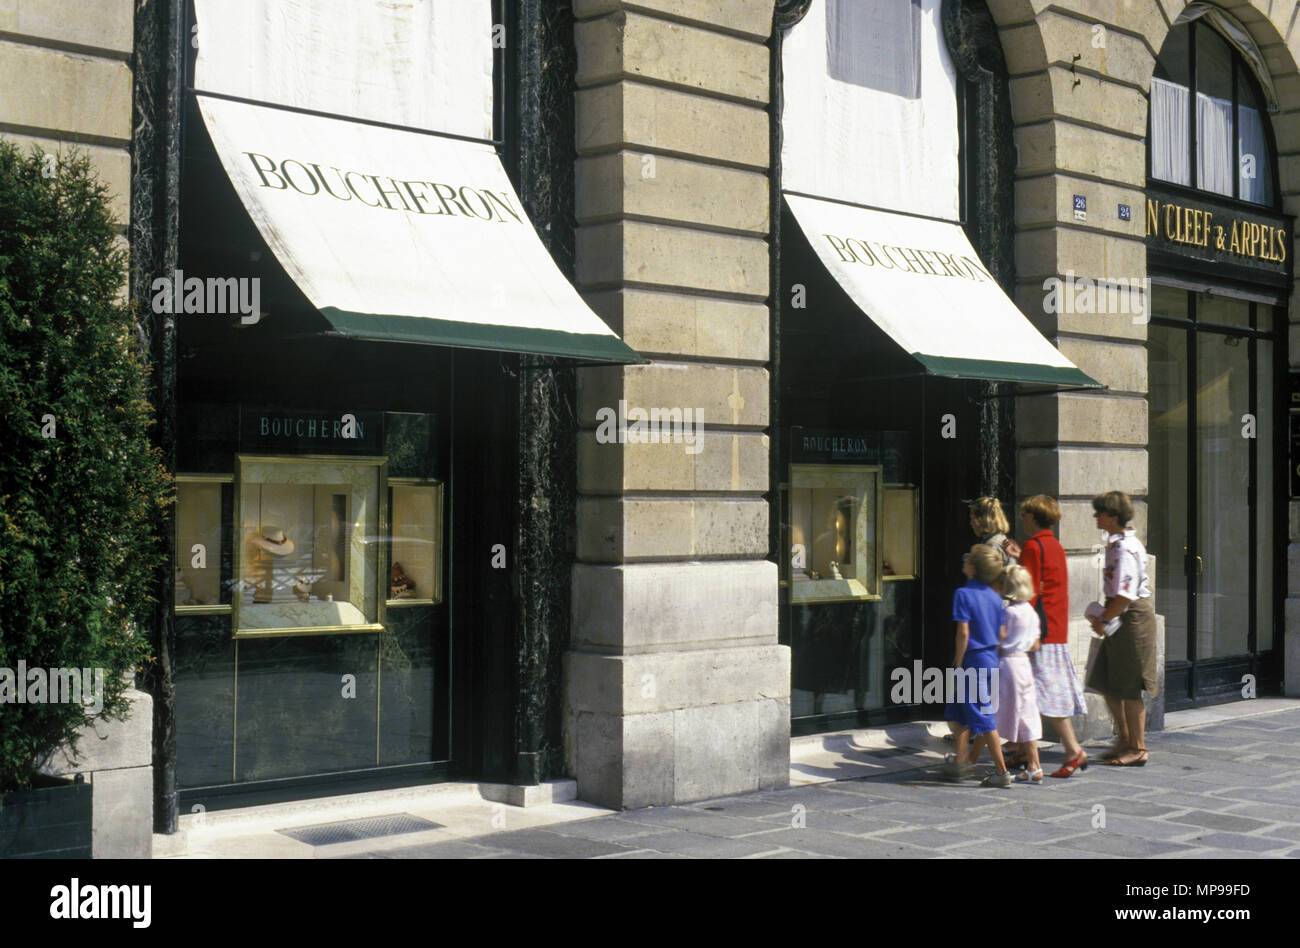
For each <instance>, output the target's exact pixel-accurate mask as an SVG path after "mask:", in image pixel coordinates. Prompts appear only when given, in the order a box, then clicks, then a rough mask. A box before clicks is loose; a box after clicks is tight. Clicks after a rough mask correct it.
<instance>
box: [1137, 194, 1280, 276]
mask: <svg viewBox="0 0 1300 948" xmlns="http://www.w3.org/2000/svg"><path fill="white" fill-rule="evenodd" d="M1162 211H1163V214H1162V213H1161V212H1162ZM1161 225H1163V227H1162V226H1161ZM1146 235H1147V236H1148V237H1160V238H1163V239H1165V240H1168V241H1171V242H1172V243H1176V244H1186V245H1187V246H1190V247H1210V246H1211V243H1210V241H1211V239H1213V241H1214V243H1213V249H1214V250H1218V251H1222V252H1225V253H1228V254H1231V255H1233V256H1238V257H1251V258H1253V259H1256V260H1263V261H1266V262H1268V263H1284V262H1285V261H1286V254H1287V241H1288V240H1289V239H1290V238H1289V236H1288V234H1287V232H1286V229H1285V228H1282V227H1273V226H1271V225H1269V224H1261V223H1259V222H1258V221H1247V220H1237V219H1236V218H1231V219H1230V221H1229V223H1227V224H1223V223H1217V224H1216V223H1215V220H1214V211H1207V210H1202V209H1200V208H1195V207H1183V206H1181V205H1178V204H1169V203H1166V204H1164V205H1163V206H1162V205H1161V203H1160V201H1158V200H1157V199H1155V198H1147V216H1146Z"/></svg>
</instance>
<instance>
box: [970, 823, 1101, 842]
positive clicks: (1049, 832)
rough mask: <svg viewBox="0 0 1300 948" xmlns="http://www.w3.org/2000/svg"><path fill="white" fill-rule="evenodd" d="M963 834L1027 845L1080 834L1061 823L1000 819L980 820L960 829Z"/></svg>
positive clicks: (1075, 829)
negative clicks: (1013, 841) (1014, 841)
mask: <svg viewBox="0 0 1300 948" xmlns="http://www.w3.org/2000/svg"><path fill="white" fill-rule="evenodd" d="M958 828H959V829H961V830H962V832H965V833H970V834H971V835H972V836H975V835H979V836H987V837H989V838H991V839H1009V840H1016V841H1018V842H1025V843H1045V842H1050V841H1052V840H1057V839H1062V838H1063V837H1066V836H1070V835H1073V834H1074V833H1078V832H1079V830H1078V829H1077V828H1072V827H1068V826H1061V825H1060V824H1059V823H1039V822H1036V821H1034V820H1014V819H1007V818H1005V817H999V818H995V819H991V820H980V821H979V822H978V823H968V824H966V825H965V826H962V827H958Z"/></svg>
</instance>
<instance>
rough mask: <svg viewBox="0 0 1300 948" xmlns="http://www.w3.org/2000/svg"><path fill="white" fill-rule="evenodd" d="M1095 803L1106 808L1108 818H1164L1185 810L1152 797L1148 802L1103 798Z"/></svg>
mask: <svg viewBox="0 0 1300 948" xmlns="http://www.w3.org/2000/svg"><path fill="white" fill-rule="evenodd" d="M1093 802H1094V803H1100V804H1101V805H1102V806H1104V807H1105V808H1106V813H1107V815H1108V816H1112V815H1114V814H1116V813H1120V814H1124V815H1127V816H1163V815H1164V814H1166V813H1176V812H1177V811H1178V810H1180V809H1183V808H1182V807H1177V806H1172V805H1170V804H1168V803H1164V802H1162V801H1161V798H1160V797H1152V798H1151V799H1147V800H1134V799H1130V798H1128V797H1102V798H1101V799H1099V800H1094V801H1093Z"/></svg>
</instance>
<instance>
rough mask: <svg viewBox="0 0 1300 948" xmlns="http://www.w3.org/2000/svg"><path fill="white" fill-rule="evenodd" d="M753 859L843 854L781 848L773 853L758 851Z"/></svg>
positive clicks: (838, 857)
mask: <svg viewBox="0 0 1300 948" xmlns="http://www.w3.org/2000/svg"><path fill="white" fill-rule="evenodd" d="M751 858H753V859H843V858H844V857H843V856H826V855H823V854H822V853H806V852H802V851H800V850H798V849H782V850H779V851H777V852H774V853H760V854H759V855H757V856H753V857H751Z"/></svg>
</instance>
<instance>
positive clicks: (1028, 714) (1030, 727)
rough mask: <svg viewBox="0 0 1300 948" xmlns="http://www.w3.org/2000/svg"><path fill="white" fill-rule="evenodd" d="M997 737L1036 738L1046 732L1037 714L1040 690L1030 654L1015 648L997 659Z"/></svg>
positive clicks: (1013, 739)
mask: <svg viewBox="0 0 1300 948" xmlns="http://www.w3.org/2000/svg"><path fill="white" fill-rule="evenodd" d="M997 719H998V737H1001V738H1002V739H1003V740H1006V741H1016V742H1020V741H1036V740H1038V739H1039V738H1041V737H1042V736H1043V722H1042V721H1041V720H1040V719H1039V717H1038V693H1037V688H1036V686H1035V685H1034V670H1033V669H1032V668H1031V667H1030V666H1029V656H1027V655H1026V654H1025V653H1024V652H1012V653H1011V654H1010V655H1003V656H1002V657H1001V658H1000V659H999V660H998V713H997Z"/></svg>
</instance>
